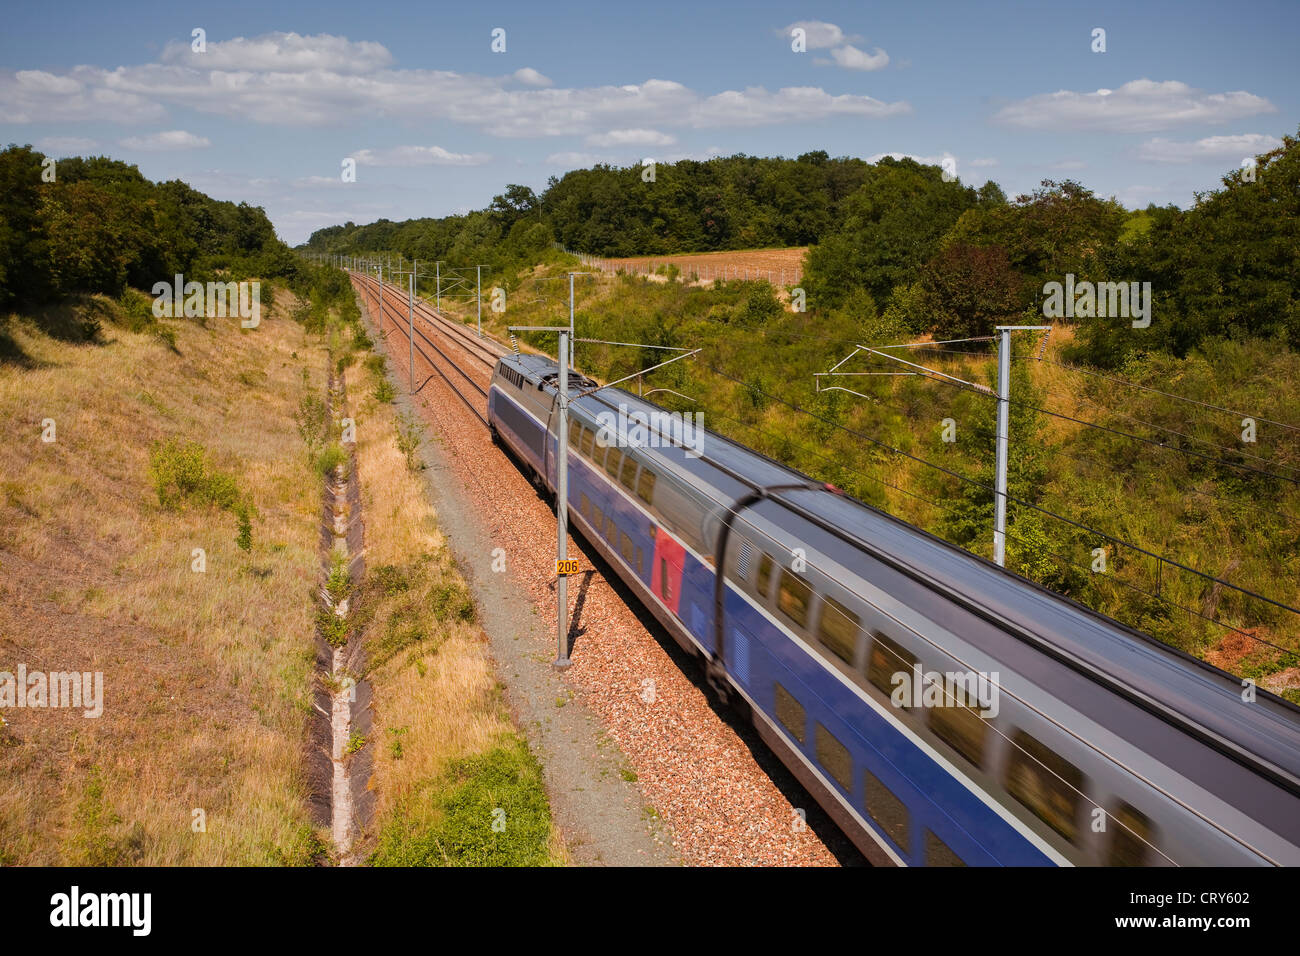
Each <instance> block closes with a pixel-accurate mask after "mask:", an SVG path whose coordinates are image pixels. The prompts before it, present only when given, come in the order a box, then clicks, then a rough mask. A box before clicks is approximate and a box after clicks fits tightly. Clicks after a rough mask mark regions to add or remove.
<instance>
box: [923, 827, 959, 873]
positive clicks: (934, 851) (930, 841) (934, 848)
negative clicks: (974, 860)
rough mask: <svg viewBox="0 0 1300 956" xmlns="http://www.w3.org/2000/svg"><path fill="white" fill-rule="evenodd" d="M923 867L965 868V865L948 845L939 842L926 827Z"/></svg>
mask: <svg viewBox="0 0 1300 956" xmlns="http://www.w3.org/2000/svg"><path fill="white" fill-rule="evenodd" d="M925 865H926V866H965V865H966V863H965V861H964V860H962V858H961V857H959V856H958V855H957V854H956V853H954V852H952V848H951V847H950V846H948V844H946V843H944V842H943V841H942V840H940V839H939V838H938V837H937V836H935V835H934V833H933V832H932V831H931V830H930V829H929V828H928V827H927V828H926V831H925Z"/></svg>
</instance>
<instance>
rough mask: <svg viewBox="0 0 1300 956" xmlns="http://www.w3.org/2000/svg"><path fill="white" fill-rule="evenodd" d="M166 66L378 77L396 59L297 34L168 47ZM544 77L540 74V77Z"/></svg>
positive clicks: (334, 39) (368, 46) (373, 47)
mask: <svg viewBox="0 0 1300 956" xmlns="http://www.w3.org/2000/svg"><path fill="white" fill-rule="evenodd" d="M159 59H160V60H161V61H162V62H163V63H171V64H175V65H178V66H185V67H190V68H192V69H196V70H225V71H233V72H253V73H307V72H315V71H321V72H329V73H346V74H354V75H355V74H362V73H372V72H374V71H375V70H378V69H382V68H383V67H386V66H388V65H389V64H391V63H392V62H393V55H392V54H391V53H389V52H388V50H387V48H385V47H384V45H383V44H382V43H373V42H371V41H369V40H362V41H360V42H357V43H353V42H352V41H350V40H348V39H347V38H346V37H338V36H330V35H329V34H326V33H321V34H317V35H314V36H302V35H301V34H297V33H265V34H263V35H261V36H257V37H252V38H247V37H236V38H235V39H233V40H220V41H216V42H212V43H208V44H207V50H206V51H205V52H203V53H196V52H194V51H193V49H191V46H190V42H189V41H188V40H187V41H174V42H172V43H168V44H167V45H166V46H165V47H163V52H162V56H161V57H160V58H159ZM539 75H540V74H539Z"/></svg>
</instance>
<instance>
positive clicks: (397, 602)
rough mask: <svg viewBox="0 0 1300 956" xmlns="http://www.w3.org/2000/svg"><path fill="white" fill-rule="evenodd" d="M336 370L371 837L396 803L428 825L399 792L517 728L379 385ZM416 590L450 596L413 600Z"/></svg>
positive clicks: (554, 842) (556, 851) (554, 847)
mask: <svg viewBox="0 0 1300 956" xmlns="http://www.w3.org/2000/svg"><path fill="white" fill-rule="evenodd" d="M347 377H348V380H349V391H350V399H351V402H352V407H353V409H354V412H355V417H356V420H357V456H358V465H357V467H358V470H359V473H360V478H361V488H362V491H361V494H362V514H363V516H364V519H365V532H366V567H367V576H368V586H367V587H366V589H365V591H364V592H363V595H362V600H361V606H360V608H359V611H360V614H361V619H362V620H363V621H364V622H365V623H364V627H365V630H364V632H363V634H364V638H365V641H366V649H367V654H368V656H369V659H370V660H371V661H372V662H374V666H372V667H371V669H370V671H369V673H368V675H367V676H368V679H369V680H370V682H371V685H372V687H373V691H374V701H375V704H374V723H373V728H372V733H371V737H370V740H371V745H372V746H373V747H374V748H375V753H374V773H373V776H372V778H371V781H370V786H371V788H372V789H374V790H375V791H376V796H377V799H376V813H375V820H374V823H373V826H372V827H371V831H372V833H378V832H379V831H380V830H382V829H383V828H384V826H385V824H386V823H388V822H389V821H390V820H391V818H392V816H393V814H394V813H395V812H397V811H398V808H399V806H400V805H402V804H403V802H404V801H405V806H404V807H403V813H404V815H405V818H406V820H407V822H409V823H414V824H415V825H416V826H417V827H418V826H423V825H432V824H433V822H434V820H433V819H432V810H431V809H428V808H425V809H428V815H422V808H421V807H420V806H418V805H417V806H413V805H412V803H413V801H409V800H405V798H407V797H409V796H411V795H413V794H415V793H417V792H420V791H422V790H423V789H425V788H427V786H428V785H429V784H430V782H431V781H434V780H436V779H438V778H439V777H440V776H441V775H442V774H443V773H444V772H445V771H446V770H447V768H448V766H449V765H451V764H452V763H454V762H456V761H458V760H461V759H463V758H466V757H472V756H476V755H481V754H484V753H487V752H488V751H490V750H492V749H493V748H494V747H497V746H501V745H503V744H507V743H509V742H511V741H513V740H515V739H516V738H517V734H518V731H517V730H516V729H515V727H514V725H513V724H512V722H511V720H510V717H509V715H508V713H507V712H506V709H505V707H504V705H503V704H502V701H501V694H500V686H499V684H498V682H497V679H496V675H495V673H494V670H493V662H492V660H491V657H490V655H489V653H488V645H487V641H486V638H485V636H484V634H483V632H482V630H481V628H480V626H479V625H478V624H477V623H474V622H473V621H472V620H464V619H463V618H464V617H470V616H471V614H472V612H471V611H470V610H469V605H468V604H465V603H463V602H468V601H469V595H468V592H467V590H466V589H465V585H464V581H463V579H462V578H461V575H460V572H459V570H458V569H457V568H456V565H455V563H454V561H453V559H452V557H451V553H450V551H449V550H448V549H447V547H446V545H445V539H444V537H443V535H442V533H441V532H440V531H439V530H438V524H437V516H436V514H435V513H434V510H433V507H432V506H431V505H430V504H429V502H428V497H427V495H426V493H425V489H424V485H423V479H422V478H420V477H419V475H418V474H416V473H414V472H412V471H411V470H410V469H409V468H408V466H407V463H406V459H405V457H404V455H403V454H402V452H401V451H399V449H398V447H397V443H396V434H397V431H396V428H397V416H396V412H395V410H394V408H393V406H392V405H390V404H385V403H380V402H377V401H376V400H375V399H374V397H373V395H372V394H371V393H372V391H373V387H374V384H375V383H376V382H377V381H378V379H377V377H376V376H375V374H374V373H373V372H370V371H367V370H365V369H364V368H357V367H354V368H352V369H349V370H348V373H347ZM383 568H388V569H391V571H390V572H389V573H390V575H391V576H395V577H400V578H401V579H402V580H403V581H405V582H408V584H409V587H408V588H405V589H403V590H401V591H400V592H397V591H396V589H394V591H395V592H396V593H385V591H384V589H383V588H382V586H380V585H379V584H378V583H377V582H378V580H379V578H380V577H381V576H382V575H383V573H384V572H382V571H380V569H383ZM422 593H423V594H426V595H427V594H448V595H450V597H449V598H448V599H447V600H446V601H445V602H439V601H429V600H421V599H420V596H421V594H422ZM412 598H416V600H412ZM440 603H442V605H443V606H442V607H441V608H440V607H439V604H440ZM462 609H463V613H457V611H459V610H462ZM395 632H396V633H397V634H398V635H400V634H402V633H407V634H409V635H412V636H411V637H409V638H408V639H407V640H406V641H405V642H402V646H401V647H400V649H394V644H393V640H392V639H393V635H394V633H395ZM416 634H418V635H420V637H419V638H416V637H414V635H416ZM395 744H396V746H394V745H395ZM550 853H551V856H552V858H557V859H562V858H563V854H564V850H563V845H562V841H561V840H560V839H559V837H558V833H557V832H556V831H555V830H554V828H552V839H551V845H550Z"/></svg>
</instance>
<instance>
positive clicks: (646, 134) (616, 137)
mask: <svg viewBox="0 0 1300 956" xmlns="http://www.w3.org/2000/svg"><path fill="white" fill-rule="evenodd" d="M586 142H587V145H588V146H606V147H609V146H671V145H673V144H674V143H676V142H677V137H675V136H670V135H669V134H668V133H661V132H659V131H658V130H654V129H612V130H610V131H609V132H607V133H592V134H591V135H590V136H588V137H587V140H586Z"/></svg>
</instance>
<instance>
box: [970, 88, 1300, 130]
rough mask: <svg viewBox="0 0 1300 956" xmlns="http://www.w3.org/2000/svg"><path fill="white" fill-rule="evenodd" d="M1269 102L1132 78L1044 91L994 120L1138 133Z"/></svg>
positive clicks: (1220, 118)
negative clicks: (1114, 84)
mask: <svg viewBox="0 0 1300 956" xmlns="http://www.w3.org/2000/svg"><path fill="white" fill-rule="evenodd" d="M1276 110H1277V107H1275V106H1274V105H1273V104H1272V103H1270V102H1269V101H1268V100H1266V99H1264V98H1262V97H1259V96H1255V95H1254V94H1253V93H1247V92H1245V91H1242V90H1238V91H1236V92H1231V93H1206V92H1205V91H1204V90H1197V89H1194V88H1192V87H1190V86H1188V85H1187V84H1186V83H1180V82H1178V81H1177V80H1169V81H1166V82H1157V81H1154V80H1147V79H1141V80H1133V81H1132V82H1129V83H1125V84H1124V85H1123V86H1121V87H1120V88H1119V89H1117V90H1106V89H1101V90H1097V91H1096V92H1094V93H1076V92H1073V91H1070V90H1059V91H1058V92H1056V93H1042V94H1039V95H1037V96H1031V97H1029V98H1027V99H1023V100H1020V101H1018V102H1015V103H1011V104H1008V105H1007V106H1004V107H1003V108H1002V109H1001V110H999V111H998V112H997V114H996V115H995V116H994V119H995V120H997V121H999V122H1001V123H1005V124H1007V125H1008V126H1020V127H1024V128H1027V129H1065V130H1096V131H1101V132H1114V133H1142V132H1150V131H1154V130H1159V129H1167V128H1168V127H1171V126H1177V125H1180V124H1183V123H1224V122H1228V121H1230V120H1235V119H1239V118H1241V117H1244V116H1255V115H1257V114H1260V113H1272V112H1276Z"/></svg>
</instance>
